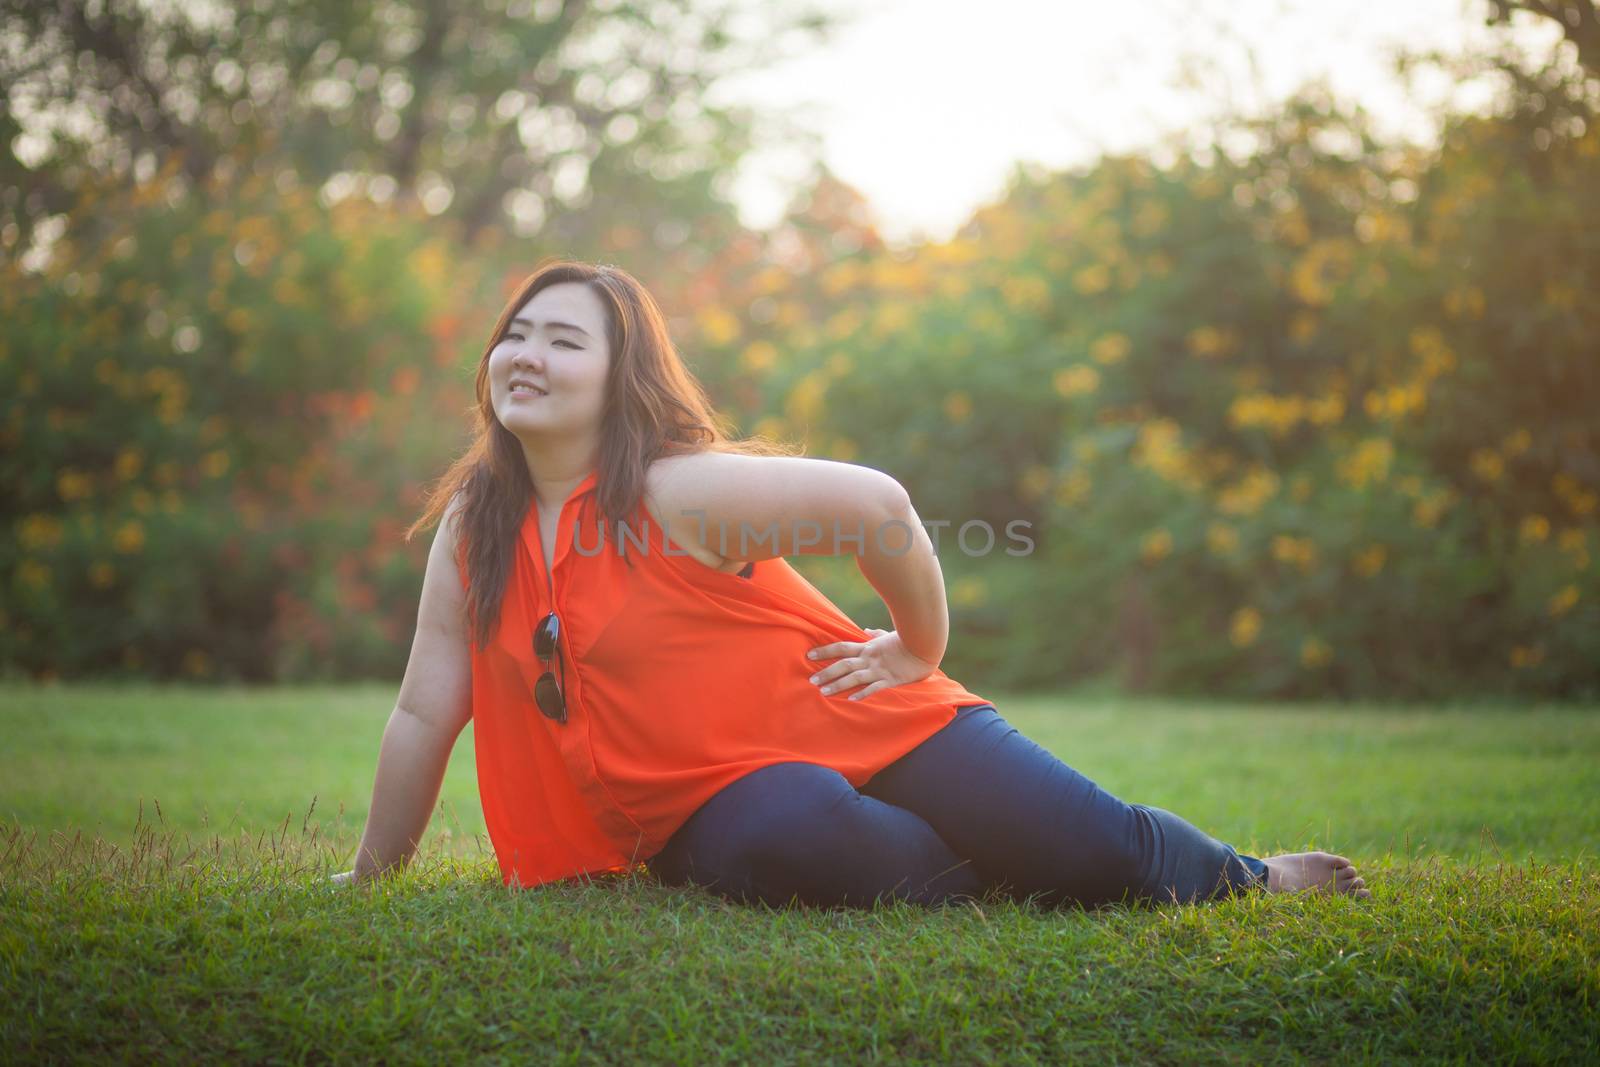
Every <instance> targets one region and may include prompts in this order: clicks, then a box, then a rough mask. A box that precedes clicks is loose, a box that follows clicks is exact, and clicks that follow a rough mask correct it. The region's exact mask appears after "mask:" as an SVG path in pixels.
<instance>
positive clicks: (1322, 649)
mask: <svg viewBox="0 0 1600 1067" xmlns="http://www.w3.org/2000/svg"><path fill="white" fill-rule="evenodd" d="M1332 659H1333V649H1332V648H1330V647H1329V645H1328V642H1326V641H1324V640H1322V638H1320V637H1308V638H1306V639H1305V640H1304V641H1302V642H1300V662H1301V663H1302V664H1304V665H1305V666H1306V667H1308V668H1310V669H1312V670H1315V669H1316V668H1318V667H1323V666H1326V665H1327V664H1328V662H1329V661H1331V660H1332Z"/></svg>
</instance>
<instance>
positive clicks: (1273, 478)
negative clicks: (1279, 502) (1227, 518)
mask: <svg viewBox="0 0 1600 1067" xmlns="http://www.w3.org/2000/svg"><path fill="white" fill-rule="evenodd" d="M1278 485H1279V482H1278V476H1277V475H1276V474H1274V473H1272V472H1271V471H1270V470H1267V469H1266V468H1265V467H1259V466H1258V467H1253V468H1251V469H1250V470H1249V471H1248V472H1247V473H1246V474H1245V476H1244V477H1243V478H1241V479H1239V481H1237V482H1235V483H1234V484H1232V485H1228V486H1224V487H1223V488H1222V490H1221V491H1220V492H1218V493H1217V510H1219V511H1221V512H1222V513H1223V514H1224V515H1254V514H1255V513H1256V512H1258V511H1260V510H1261V505H1262V504H1265V503H1266V502H1267V501H1268V500H1269V499H1271V498H1272V496H1273V495H1274V494H1276V493H1277V491H1278Z"/></svg>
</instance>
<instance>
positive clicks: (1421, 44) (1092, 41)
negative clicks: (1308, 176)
mask: <svg viewBox="0 0 1600 1067" xmlns="http://www.w3.org/2000/svg"><path fill="white" fill-rule="evenodd" d="M826 6H827V7H828V8H829V9H830V10H833V11H835V12H837V13H840V14H843V15H844V16H845V17H846V18H847V19H848V22H847V24H845V25H844V26H843V27H842V28H840V29H839V30H836V31H835V32H834V34H833V36H832V38H831V39H830V40H829V41H828V42H826V43H823V44H821V45H812V46H811V47H810V48H809V49H808V50H807V52H806V53H805V54H803V55H797V56H794V57H790V58H785V59H783V60H781V61H779V62H776V63H772V64H769V65H767V66H766V67H765V68H764V69H762V70H760V71H758V72H753V73H749V74H744V75H740V76H739V77H737V78H733V79H729V80H728V81H726V82H725V83H724V84H722V85H721V86H720V87H719V88H718V90H717V93H716V94H715V99H716V100H717V102H719V103H730V102H732V103H740V104H745V105H748V106H751V107H754V108H757V109H760V110H762V111H765V112H768V113H774V114H783V115H786V116H788V118H789V120H790V121H792V122H794V123H795V124H796V125H798V126H799V127H801V128H803V129H806V130H809V131H811V132H812V133H813V134H814V135H815V139H816V140H815V143H816V154H817V156H819V157H820V159H821V160H822V162H824V163H825V164H826V165H827V166H828V167H829V168H830V169H831V170H832V171H833V172H834V173H835V174H836V175H838V176H839V177H840V178H841V179H843V180H844V181H846V182H848V183H849V184H850V185H852V186H854V187H855V188H857V189H858V190H860V191H861V192H862V193H863V194H864V195H865V196H866V197H867V199H868V201H869V202H870V203H871V205H872V207H873V210H874V212H875V213H876V218H877V222H878V225H879V228H880V231H881V232H882V234H883V235H884V237H885V238H886V239H887V240H888V241H889V242H890V243H891V244H896V245H905V244H909V243H914V242H917V241H921V240H925V239H932V240H944V239H947V238H948V237H949V236H950V235H951V234H953V233H954V231H955V230H956V229H957V228H959V227H960V225H961V224H962V223H963V222H964V221H965V220H966V219H967V218H968V217H969V216H970V215H971V214H972V212H973V210H974V209H975V208H977V207H979V206H980V205H982V204H984V203H986V202H989V201H992V200H994V199H996V198H998V197H999V195H1000V194H1001V192H1002V190H1003V188H1004V184H1005V180H1006V178H1007V176H1008V174H1009V173H1010V172H1011V170H1012V168H1013V166H1014V164H1015V163H1017V162H1019V161H1029V162H1033V163H1039V164H1043V165H1045V166H1047V167H1049V168H1051V169H1060V168H1066V167H1071V166H1075V165H1080V164H1084V163H1088V162H1090V161H1092V160H1093V159H1094V158H1096V157H1097V156H1099V155H1101V154H1102V153H1104V152H1107V151H1126V150H1131V149H1137V148H1140V147H1144V146H1149V145H1152V144H1154V143H1156V142H1158V141H1159V140H1160V139H1161V138H1162V137H1163V136H1164V135H1167V134H1171V133H1173V132H1181V131H1184V130H1186V129H1188V130H1191V131H1192V130H1193V129H1194V128H1195V127H1196V125H1197V124H1199V123H1201V122H1203V120H1204V119H1205V118H1206V116H1208V115H1214V114H1216V113H1218V112H1219V111H1222V110H1224V109H1227V108H1230V107H1234V108H1238V107H1242V108H1245V109H1251V108H1263V107H1265V106H1267V105H1268V104H1269V103H1270V102H1271V101H1272V100H1277V99H1282V98H1283V97H1284V96H1287V95H1289V94H1290V93H1291V92H1292V91H1293V90H1294V89H1295V88H1296V87H1297V86H1300V85H1302V84H1304V83H1306V82H1309V81H1313V80H1318V79H1320V80H1324V81H1325V82H1326V83H1327V84H1328V85H1329V87H1330V88H1331V89H1332V90H1333V92H1334V93H1335V95H1336V96H1338V97H1340V98H1342V99H1345V100H1353V101H1357V102H1359V103H1361V104H1362V105H1364V106H1365V107H1366V108H1367V109H1368V110H1369V111H1370V112H1371V113H1372V114H1373V116H1374V119H1375V121H1376V122H1377V123H1378V128H1379V129H1380V130H1381V131H1383V132H1385V133H1388V134H1390V135H1392V136H1395V137H1404V138H1408V139H1413V140H1425V139H1426V138H1427V137H1428V135H1429V133H1430V132H1431V130H1432V129H1433V123H1432V122H1431V121H1430V119H1429V115H1430V114H1431V113H1432V112H1431V109H1433V108H1436V107H1437V106H1439V105H1440V104H1443V103H1446V102H1449V103H1451V104H1452V105H1453V106H1458V107H1475V106H1481V105H1482V104H1483V102H1484V101H1485V100H1486V99H1487V97H1488V91H1487V87H1485V86H1472V85H1468V86H1461V85H1455V84H1452V83H1450V82H1449V81H1448V80H1446V79H1442V78H1436V79H1432V80H1430V81H1424V82H1421V83H1418V84H1415V85H1412V86H1411V87H1410V88H1409V89H1408V88H1407V87H1406V86H1404V85H1403V84H1402V83H1401V82H1400V80H1399V79H1398V78H1397V77H1396V75H1394V73H1393V72H1392V69H1391V66H1390V59H1389V56H1390V55H1391V54H1392V52H1393V51H1394V50H1395V49H1396V48H1397V47H1400V46H1404V47H1407V48H1410V49H1414V50H1423V49H1440V50H1443V51H1446V52H1459V51H1460V50H1462V49H1463V48H1465V47H1467V46H1468V45H1469V44H1470V43H1472V42H1474V41H1477V40H1483V39H1485V38H1486V37H1488V36H1490V31H1489V30H1488V29H1487V28H1486V27H1485V26H1484V25H1483V18H1482V14H1481V12H1483V11H1484V10H1486V9H1487V3H1486V2H1485V0H1403V2H1401V3H1393V4H1383V3H1373V2H1371V0H1317V2H1307V0H1232V2H1231V3H1229V2H1216V0H1187V2H1179V0H1133V2H1124V3H1112V2H1109V0H1097V2H1092V3H1091V2H1088V0H1048V2H1042V0H855V2H850V3H843V2H833V0H830V2H829V3H828V4H827V5H826ZM1500 32H1501V33H1502V34H1503V33H1504V32H1505V31H1504V30H1501V31H1500ZM1512 33H1513V36H1514V39H1515V40H1516V41H1517V42H1518V44H1519V45H1520V46H1522V47H1524V48H1526V49H1528V50H1529V51H1533V52H1537V51H1539V50H1540V49H1543V50H1544V51H1545V52H1548V51H1549V49H1550V48H1551V47H1552V46H1553V44H1554V42H1555V41H1557V40H1558V39H1559V37H1560V29H1559V27H1556V26H1555V25H1554V24H1547V23H1545V22H1543V21H1540V20H1537V19H1534V18H1532V17H1530V18H1529V19H1528V20H1527V22H1526V23H1525V24H1522V25H1519V26H1517V27H1515V28H1514V30H1513V31H1512ZM811 158H812V157H811V155H809V154H808V153H807V152H806V151H805V150H804V149H803V148H796V147H792V146H790V147H785V146H782V145H777V146H772V147H767V148H762V149H759V150H758V151H757V152H755V153H753V154H752V155H751V157H750V158H749V159H748V160H747V161H746V163H745V165H744V167H743V169H742V170H741V172H740V174H739V178H738V181H737V182H736V183H735V187H734V196H735V201H736V203H737V204H738V208H739V213H740V215H741V218H742V219H743V221H744V222H745V223H746V225H749V226H753V227H758V228H766V227H768V226H770V225H772V224H773V223H774V222H776V221H777V219H778V218H779V217H781V214H782V211H783V208H784V206H785V205H786V203H787V202H788V200H789V198H790V197H791V196H792V195H793V190H794V188H795V187H796V186H797V185H798V183H800V182H801V181H802V180H803V178H804V176H805V174H806V172H807V170H808V169H809V167H810V162H811Z"/></svg>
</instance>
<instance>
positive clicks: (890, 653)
mask: <svg viewBox="0 0 1600 1067" xmlns="http://www.w3.org/2000/svg"><path fill="white" fill-rule="evenodd" d="M866 632H867V633H869V634H871V635H872V637H871V639H870V640H867V641H835V642H834V643H833V644H831V645H819V646H817V647H816V648H814V649H812V650H811V651H810V652H809V653H808V656H809V658H811V659H814V660H825V659H832V660H835V662H833V663H830V664H828V666H826V667H824V668H822V670H820V671H818V672H817V673H815V674H813V675H812V676H811V684H812V685H815V686H818V687H820V688H821V690H822V692H823V693H825V694H828V695H830V696H831V695H832V694H834V693H842V692H844V691H845V690H846V689H854V688H855V687H856V686H866V688H865V689H862V690H861V691H860V692H858V693H851V694H850V699H851V700H860V699H861V698H862V697H868V696H871V695H872V694H873V693H876V692H877V691H878V690H880V689H889V688H891V687H893V686H897V685H905V684H907V683H908V682H917V681H921V680H922V679H924V678H926V677H928V675H930V674H932V673H933V672H934V669H935V667H936V664H932V663H929V662H928V661H927V660H925V659H918V658H917V657H916V656H913V655H912V654H911V653H910V652H908V651H907V650H906V647H905V646H904V645H902V644H901V643H900V635H899V634H898V633H896V632H895V631H893V630H878V629H875V628H873V627H870V626H869V627H867V628H866Z"/></svg>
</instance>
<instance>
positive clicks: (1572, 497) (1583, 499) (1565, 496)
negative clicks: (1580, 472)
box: [1552, 474, 1600, 515]
mask: <svg viewBox="0 0 1600 1067" xmlns="http://www.w3.org/2000/svg"><path fill="white" fill-rule="evenodd" d="M1552 485H1553V487H1554V488H1555V491H1556V495H1557V496H1558V497H1560V498H1561V501H1562V503H1564V504H1566V505H1567V507H1568V508H1569V509H1571V511H1572V513H1573V514H1574V515H1587V514H1589V513H1590V512H1591V511H1593V510H1594V509H1595V506H1596V504H1597V503H1600V497H1597V496H1596V495H1595V494H1594V493H1592V492H1590V491H1589V490H1587V489H1585V488H1584V487H1583V486H1582V485H1581V484H1580V483H1579V482H1578V480H1577V479H1576V478H1574V477H1572V476H1571V475H1570V474H1558V475H1556V476H1555V480H1554V481H1553V483H1552Z"/></svg>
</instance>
